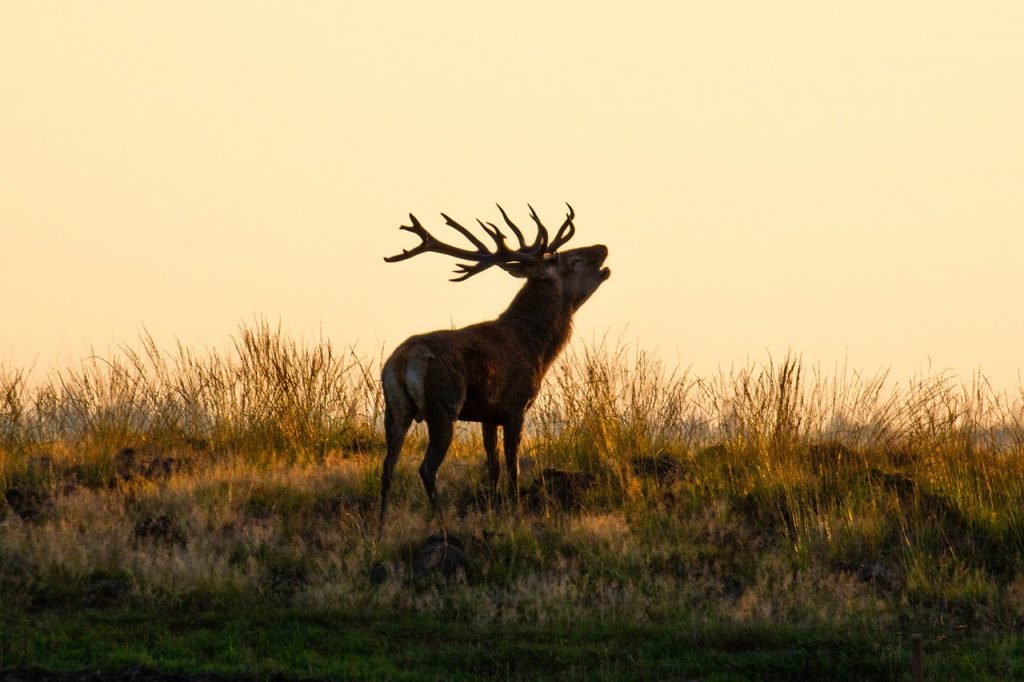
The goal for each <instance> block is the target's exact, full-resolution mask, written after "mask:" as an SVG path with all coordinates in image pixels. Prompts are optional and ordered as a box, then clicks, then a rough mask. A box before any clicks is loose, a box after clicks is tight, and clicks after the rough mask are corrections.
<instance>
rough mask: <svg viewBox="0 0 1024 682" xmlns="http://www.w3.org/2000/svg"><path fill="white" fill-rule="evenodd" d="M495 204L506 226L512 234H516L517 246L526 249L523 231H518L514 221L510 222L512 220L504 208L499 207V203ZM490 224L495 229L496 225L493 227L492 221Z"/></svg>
mask: <svg viewBox="0 0 1024 682" xmlns="http://www.w3.org/2000/svg"><path fill="white" fill-rule="evenodd" d="M495 206H497V207H498V210H499V211H501V217H502V218H504V219H505V224H506V225H508V228H509V229H510V230H512V234H514V235H515V236H516V239H518V240H519V248H520V249H522V250H525V249H526V239H525V238H524V237H523V233H522V232H520V231H519V228H518V227H517V226H516V224H515V223H514V222H512V220H511V219H510V218H509V217H508V214H507V213H505V209H503V208H502V207H501V204H495ZM490 225H491V227H494V228H495V229H497V227H495V225H494V223H490Z"/></svg>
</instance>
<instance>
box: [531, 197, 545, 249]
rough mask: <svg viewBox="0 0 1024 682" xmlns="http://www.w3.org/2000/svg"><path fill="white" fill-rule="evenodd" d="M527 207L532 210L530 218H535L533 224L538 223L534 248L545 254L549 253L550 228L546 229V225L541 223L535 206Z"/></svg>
mask: <svg viewBox="0 0 1024 682" xmlns="http://www.w3.org/2000/svg"><path fill="white" fill-rule="evenodd" d="M526 206H527V207H528V208H529V209H530V217H531V218H533V222H535V223H537V238H536V239H534V240H533V247H532V248H535V249H537V250H539V251H540V252H541V253H544V252H546V251H548V228H546V227H544V223H542V222H541V221H540V216H538V215H537V211H535V210H534V209H533V206H530V204H527V205H526Z"/></svg>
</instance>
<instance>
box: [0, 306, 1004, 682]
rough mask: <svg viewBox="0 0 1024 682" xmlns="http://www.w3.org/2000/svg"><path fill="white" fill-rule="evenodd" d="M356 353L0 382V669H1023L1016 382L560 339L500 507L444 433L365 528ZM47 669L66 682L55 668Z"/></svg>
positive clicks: (144, 356)
mask: <svg viewBox="0 0 1024 682" xmlns="http://www.w3.org/2000/svg"><path fill="white" fill-rule="evenodd" d="M378 365H379V361H377V360H368V359H365V358H362V357H359V356H358V355H356V354H355V353H354V352H352V351H350V350H346V351H338V350H336V349H334V348H332V347H331V346H330V344H328V343H326V342H313V343H297V342H294V341H292V340H290V339H288V338H286V337H284V336H283V335H282V334H281V333H280V332H279V330H277V329H275V328H273V327H270V326H268V325H265V324H256V325H253V326H250V327H246V328H243V329H241V330H240V332H239V334H238V335H237V336H236V337H235V343H234V346H233V348H232V349H231V350H230V351H227V352H215V351H205V352H201V353H200V352H196V351H194V350H192V349H189V348H185V347H179V348H176V349H174V350H172V351H163V350H160V349H158V348H157V347H156V346H155V344H154V343H153V342H152V341H151V340H149V339H145V338H144V339H142V340H141V341H140V342H139V343H138V344H137V345H136V346H135V347H131V348H125V349H123V350H122V352H121V353H119V354H118V355H117V356H116V357H110V358H104V359H100V358H93V359H89V360H87V361H86V362H84V363H83V364H82V365H81V366H77V367H71V368H67V369H65V370H61V371H54V372H51V373H50V374H49V375H47V376H42V377H40V376H36V375H35V374H33V375H32V376H29V375H28V373H26V372H24V371H22V370H19V369H18V368H0V491H2V492H3V500H4V503H3V504H2V505H0V600H2V609H0V670H8V671H10V670H19V671H22V672H24V671H25V670H30V671H34V673H33V674H42V673H41V672H40V671H42V670H50V671H86V670H105V671H118V670H136V671H137V670H141V669H145V670H150V671H162V672H165V673H175V674H179V675H198V674H210V675H222V676H229V677H230V676H249V677H253V678H257V679H263V678H270V677H274V676H285V677H309V678H335V677H352V678H366V679H436V678H442V677H443V678H453V679H479V678H481V677H494V678H500V679H506V678H510V679H531V678H536V677H538V676H546V677H565V678H570V679H572V678H575V679H595V678H598V679H621V678H635V679H748V678H761V679H785V678H804V679H807V678H808V677H810V678H812V679H813V678H815V677H825V676H828V677H830V678H835V679H877V678H892V677H895V678H904V679H910V666H909V657H910V653H909V651H910V647H909V638H910V635H911V634H912V633H920V634H921V635H922V636H923V638H924V648H925V665H926V672H927V675H928V677H929V679H971V678H974V679H985V678H988V679H1010V678H1013V677H1021V676H1024V639H1022V637H1021V629H1022V627H1024V570H1022V565H1024V564H1022V559H1024V476H1022V474H1024V395H1022V394H1021V392H1020V391H1019V390H1018V392H1017V393H1016V394H1010V395H1007V394H1000V393H996V392H995V391H993V390H992V389H991V388H990V387H988V386H987V385H986V384H985V382H984V381H983V379H982V378H980V377H977V378H975V379H973V380H972V381H970V382H969V383H968V384H966V385H965V384H962V383H960V382H959V381H953V380H950V379H948V378H945V377H942V376H937V377H922V378H919V379H915V380H913V381H910V382H907V383H904V384H896V383H895V382H891V381H889V380H888V379H887V378H886V377H885V376H871V377H867V376H862V375H859V374H858V373H856V372H853V371H850V370H847V369H845V368H842V367H839V368H836V369H835V370H834V371H832V372H831V373H825V372H821V371H816V370H814V369H811V368H808V367H805V366H803V365H802V364H801V362H800V361H799V359H796V358H784V359H782V360H781V361H778V362H774V363H772V362H769V363H767V364H765V365H763V366H747V367H741V368H738V369H735V370H732V371H728V372H722V373H720V374H719V375H717V376H713V377H695V376H691V375H689V374H687V373H685V372H681V371H677V372H672V371H669V370H667V369H666V368H664V367H663V366H662V365H660V364H659V363H658V362H656V361H655V360H654V359H652V358H651V357H650V356H649V355H646V354H644V353H643V352H641V351H637V350H635V349H630V348H622V347H609V346H604V345H598V346H596V347H583V348H580V349H578V350H577V351H575V352H574V353H569V354H567V355H566V356H564V357H563V358H562V359H561V360H560V361H559V363H558V364H557V366H556V367H555V368H553V369H552V371H551V373H550V374H549V377H548V383H547V386H546V387H545V390H544V392H543V394H542V395H541V396H540V397H539V399H538V401H537V403H536V404H535V405H534V407H533V409H532V411H531V414H530V421H529V425H528V434H527V436H526V438H525V442H524V453H523V457H522V460H523V461H522V475H521V479H520V480H521V484H522V485H521V507H520V511H519V512H518V513H511V512H510V511H509V505H508V504H507V502H506V503H504V504H500V505H499V506H498V508H497V509H494V508H492V507H491V506H490V505H489V504H488V500H487V499H486V495H485V490H486V488H487V485H486V471H485V466H484V457H483V450H482V445H481V440H480V434H479V432H478V430H477V429H476V428H475V425H463V427H461V428H460V432H459V435H458V437H457V439H456V442H455V444H454V445H453V448H452V451H451V452H450V454H449V456H448V458H447V459H446V460H445V463H444V464H443V465H442V467H441V471H440V475H439V481H440V483H439V486H440V494H441V501H442V506H443V508H444V509H445V513H444V516H443V517H442V518H431V516H430V514H429V512H428V505H427V502H426V496H425V495H424V493H423V491H422V487H421V485H420V482H419V478H418V476H417V474H416V468H417V466H418V465H419V459H420V452H421V451H422V448H423V446H424V444H425V441H424V433H423V431H422V430H421V427H415V428H414V430H413V431H412V432H411V433H410V438H409V441H407V445H406V451H405V454H404V456H403V459H402V460H401V461H400V462H399V465H398V471H397V474H396V480H395V485H394V487H393V491H394V492H393V493H392V495H393V497H392V500H393V502H392V505H393V506H392V507H391V509H390V510H389V519H388V525H387V527H386V528H385V529H384V531H383V532H380V533H379V532H378V529H377V524H376V511H377V496H378V485H379V469H380V463H381V460H382V454H383V452H382V451H383V446H382V442H383V438H382V433H381V421H382V420H381V416H382V405H381V397H380V393H379V390H378V385H377V380H376V375H377V370H376V367H377V366H378ZM68 679H71V678H68Z"/></svg>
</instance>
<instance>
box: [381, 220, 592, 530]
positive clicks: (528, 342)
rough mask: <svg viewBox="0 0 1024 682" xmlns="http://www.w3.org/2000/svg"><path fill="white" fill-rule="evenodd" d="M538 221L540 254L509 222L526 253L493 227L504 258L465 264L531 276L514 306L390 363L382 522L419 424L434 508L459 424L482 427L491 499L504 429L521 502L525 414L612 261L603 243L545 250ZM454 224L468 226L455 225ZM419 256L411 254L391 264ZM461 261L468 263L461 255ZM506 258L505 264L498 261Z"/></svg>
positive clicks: (511, 479)
mask: <svg viewBox="0 0 1024 682" xmlns="http://www.w3.org/2000/svg"><path fill="white" fill-rule="evenodd" d="M570 210H571V209H570ZM502 214H503V215H504V211H503V212H502ZM532 215H533V216H534V220H536V221H537V224H538V229H539V230H541V231H542V232H541V235H539V236H538V242H535V246H536V245H537V244H538V243H541V244H542V246H543V248H534V249H533V251H531V250H530V249H529V248H528V247H525V244H524V243H523V239H522V236H521V234H520V233H519V231H518V229H516V228H515V227H514V226H513V225H512V223H511V221H509V220H508V218H507V217H506V218H505V219H506V222H508V223H509V225H510V227H512V229H513V230H514V232H515V234H516V236H517V237H519V241H520V244H521V246H522V247H523V248H521V249H520V250H519V251H515V252H509V251H508V250H507V247H505V248H506V251H505V253H502V248H503V245H504V238H503V235H501V233H500V231H497V228H496V227H494V226H493V225H491V227H492V229H493V230H494V231H493V232H492V231H490V230H488V234H489V235H491V236H492V238H494V239H495V242H496V243H497V244H498V254H490V253H489V252H488V256H489V260H490V261H491V262H488V260H485V259H487V258H488V256H485V255H484V252H482V251H481V252H478V253H479V255H476V254H474V260H478V263H480V264H478V265H477V266H474V267H472V268H471V267H468V266H461V267H462V269H463V272H466V273H468V274H465V275H464V276H463V279H465V278H467V277H469V276H471V275H473V274H476V272H479V271H481V270H482V269H484V268H485V267H488V266H489V265H492V264H497V265H500V266H502V268H503V269H505V270H507V271H509V272H510V273H512V274H514V275H516V276H520V277H526V279H527V281H526V283H525V284H524V285H523V287H522V288H521V289H520V291H519V293H518V294H517V295H516V297H515V298H514V299H513V301H512V303H511V304H510V305H509V307H508V309H507V310H505V312H504V313H502V314H501V315H500V316H499V317H498V318H497V319H495V320H492V321H489V322H481V323H479V324H474V325H471V326H468V327H464V328H462V329H454V330H451V329H447V330H439V331H435V332H430V333H427V334H420V335H417V336H413V337H410V338H409V339H407V340H406V341H405V342H403V343H402V344H401V345H400V346H398V348H396V349H395V351H394V352H393V353H392V354H391V356H390V357H389V358H388V360H387V362H386V363H385V364H384V368H383V370H382V373H381V379H382V383H383V388H384V401H385V415H384V426H385V431H386V438H387V455H386V457H385V460H384V466H383V471H382V477H381V507H380V519H381V523H383V521H384V513H385V510H386V507H387V499H388V490H389V487H390V482H391V477H392V473H393V471H394V466H395V463H396V462H397V460H398V457H399V454H400V453H401V449H402V445H403V443H404V441H405V435H406V433H407V431H408V429H409V426H410V425H411V424H412V422H413V420H416V421H426V422H427V431H428V445H427V450H426V453H425V456H424V458H423V463H422V464H421V465H420V478H421V479H422V480H423V485H424V488H425V489H426V492H427V496H428V498H429V499H430V503H431V506H432V508H433V509H434V510H435V511H437V509H438V505H437V496H436V485H435V482H436V475H437V470H438V467H439V466H440V464H441V461H442V460H443V459H444V456H445V454H446V453H447V451H448V447H449V446H450V444H451V440H452V434H453V432H454V424H455V421H456V420H462V421H471V422H480V424H481V428H482V432H483V442H484V450H485V451H486V454H487V460H488V469H489V473H490V483H491V492H492V496H493V495H495V494H496V492H497V486H498V481H499V478H500V475H501V467H500V463H499V461H498V449H497V429H498V427H499V426H500V427H502V429H503V433H504V450H505V462H506V469H507V472H508V486H509V496H510V499H511V501H512V503H513V504H514V503H515V501H516V499H517V491H518V460H517V453H518V447H519V440H520V437H521V434H522V427H523V421H524V418H525V414H526V410H527V409H528V408H529V406H530V404H531V403H532V402H533V400H534V398H535V397H536V395H537V392H538V391H539V390H540V386H541V382H542V380H543V378H544V374H545V372H546V371H547V369H548V367H549V366H550V365H551V363H552V361H553V360H554V359H555V357H556V356H557V355H558V353H559V351H560V350H561V349H562V347H563V346H564V345H565V343H566V341H568V339H569V336H570V334H571V331H572V316H573V314H574V313H575V312H576V310H577V309H578V308H579V307H580V306H581V305H582V304H583V303H584V302H585V301H586V300H587V298H589V297H590V295H591V294H592V293H593V292H594V291H595V290H596V289H597V287H598V286H600V284H601V283H602V282H603V281H604V280H605V279H607V278H608V277H609V276H610V271H609V270H608V268H602V267H601V264H602V263H603V262H604V260H605V258H606V257H607V255H608V249H607V248H606V247H604V246H602V245H597V246H591V247H586V248H581V249H572V250H570V251H565V252H562V253H554V252H553V249H551V247H549V246H547V243H546V242H547V234H546V232H544V231H543V225H541V224H540V221H539V220H537V218H536V214H532ZM446 219H447V220H448V223H449V225H452V223H453V222H454V221H452V220H451V219H450V218H447V216H446ZM571 219H572V215H571V213H570V216H569V219H568V220H567V221H566V223H567V224H568V225H569V226H570V228H571ZM481 225H483V223H481ZM413 226H414V227H413V228H405V229H410V230H411V231H416V228H418V223H417V222H416V220H415V218H413ZM453 227H456V228H457V229H459V228H461V226H458V225H457V224H455V225H453ZM419 229H421V230H422V228H419ZM461 230H464V228H461ZM461 230H460V231H461ZM564 231H565V226H563V230H560V231H559V237H558V238H556V240H555V243H556V244H557V243H558V242H559V240H561V243H564V241H567V240H568V238H569V237H571V235H572V232H571V231H570V232H569V233H568V237H565V238H562V235H563V234H564ZM423 234H426V232H425V231H423ZM423 234H421V237H422V238H423V239H424V245H426V244H430V245H431V246H432V248H430V249H425V250H440V247H444V248H452V247H446V246H445V245H440V244H439V243H438V242H436V240H433V237H430V236H429V235H427V236H423ZM428 240H430V241H428ZM474 243H477V244H478V245H479V243H478V242H474ZM422 246H423V245H421V247H420V248H422ZM479 248H481V249H482V248H483V247H482V245H479ZM419 252H420V251H416V250H414V251H413V252H405V253H404V254H401V255H399V256H396V257H394V259H397V260H400V259H403V258H406V257H411V256H412V255H416V253H419ZM444 252H447V251H444ZM457 255H458V256H459V257H462V258H468V257H469V256H467V255H466V254H465V253H464V252H461V253H458V254H457ZM499 255H500V256H501V258H495V256H499ZM510 259H513V260H510ZM481 265H482V266H481Z"/></svg>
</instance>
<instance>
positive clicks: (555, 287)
mask: <svg viewBox="0 0 1024 682" xmlns="http://www.w3.org/2000/svg"><path fill="white" fill-rule="evenodd" d="M498 323H499V324H503V325H505V326H507V327H509V328H510V329H511V331H512V333H513V334H515V335H516V336H518V337H519V341H520V343H521V344H522V346H523V349H524V350H525V351H526V354H527V355H528V356H529V357H530V358H531V359H534V358H535V359H536V361H537V363H538V365H539V366H540V368H541V369H547V367H548V365H550V364H551V361H552V360H554V359H555V356H556V355H558V352H559V351H560V350H562V346H564V345H565V343H566V341H568V340H569V335H570V334H571V333H572V309H571V308H570V306H569V305H567V304H566V303H565V302H564V301H563V300H562V287H561V284H560V283H559V282H558V281H557V280H541V279H529V280H527V281H526V284H524V285H523V288H522V289H520V290H519V293H518V294H516V297H515V298H514V299H512V303H511V304H509V306H508V309H507V310H505V312H503V313H502V314H501V316H500V317H498Z"/></svg>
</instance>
